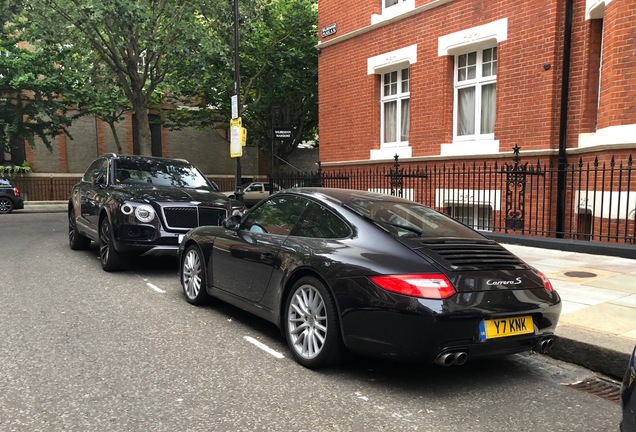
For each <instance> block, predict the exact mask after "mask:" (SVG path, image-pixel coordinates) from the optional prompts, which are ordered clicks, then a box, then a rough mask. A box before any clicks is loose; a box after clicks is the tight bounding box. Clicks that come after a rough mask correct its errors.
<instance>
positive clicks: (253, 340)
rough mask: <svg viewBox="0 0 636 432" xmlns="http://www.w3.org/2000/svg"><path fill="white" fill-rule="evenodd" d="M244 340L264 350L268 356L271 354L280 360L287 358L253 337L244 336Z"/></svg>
mask: <svg viewBox="0 0 636 432" xmlns="http://www.w3.org/2000/svg"><path fill="white" fill-rule="evenodd" d="M243 339H245V340H246V341H248V342H249V343H251V344H253V345H256V346H257V347H259V348H260V349H262V350H263V351H265V352H266V353H268V354H270V355H272V356H274V357H276V358H279V359H282V358H285V356H284V355H283V354H281V353H279V352H278V351H274V350H273V349H271V348H270V347H268V346H267V345H265V344H264V343H262V342H259V341H257V340H256V339H254V338H253V337H250V336H243Z"/></svg>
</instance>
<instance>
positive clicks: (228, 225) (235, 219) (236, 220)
mask: <svg viewBox="0 0 636 432" xmlns="http://www.w3.org/2000/svg"><path fill="white" fill-rule="evenodd" d="M223 227H224V228H225V229H229V230H232V231H238V229H239V228H240V227H241V216H238V215H235V216H230V217H229V218H226V219H225V220H224V221H223Z"/></svg>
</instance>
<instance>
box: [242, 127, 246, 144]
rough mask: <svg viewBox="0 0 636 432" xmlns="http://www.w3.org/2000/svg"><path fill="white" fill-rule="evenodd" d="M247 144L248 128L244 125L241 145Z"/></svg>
mask: <svg viewBox="0 0 636 432" xmlns="http://www.w3.org/2000/svg"><path fill="white" fill-rule="evenodd" d="M245 144H247V129H245V128H244V127H242V128H241V146H245Z"/></svg>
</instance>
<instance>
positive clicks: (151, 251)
mask: <svg viewBox="0 0 636 432" xmlns="http://www.w3.org/2000/svg"><path fill="white" fill-rule="evenodd" d="M243 210H244V207H243V204H242V203H240V202H238V201H233V200H230V199H228V198H227V197H226V196H225V195H223V194H221V193H220V192H218V188H216V187H215V185H214V184H213V183H211V182H210V181H209V180H208V179H207V178H206V177H205V176H204V175H203V174H202V173H201V172H200V171H199V170H198V169H197V168H196V167H195V166H194V165H192V164H191V163H189V162H188V161H186V160H183V159H165V158H157V157H147V156H127V155H115V154H107V155H103V156H101V157H99V158H97V159H96V160H95V161H94V162H93V163H92V164H91V165H90V166H89V167H88V169H87V170H86V173H84V176H83V177H82V180H81V181H80V182H79V183H77V184H76V185H75V186H73V190H72V192H71V197H70V199H69V202H68V238H69V244H70V247H71V249H73V250H83V249H88V248H89V247H90V244H91V241H94V242H96V243H97V244H98V245H99V257H100V260H101V264H102V268H103V269H104V270H105V271H118V270H122V269H124V268H125V267H126V265H127V264H128V262H129V260H130V258H131V257H134V256H142V255H143V256H152V255H175V256H176V255H177V254H178V249H179V242H180V241H181V239H182V238H183V236H184V235H185V234H186V233H187V232H188V230H190V229H192V228H195V227H198V226H201V225H221V222H222V221H223V220H224V219H225V218H227V217H228V216H230V215H232V214H238V213H241V212H242V211H243Z"/></svg>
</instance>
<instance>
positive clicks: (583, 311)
mask: <svg viewBox="0 0 636 432" xmlns="http://www.w3.org/2000/svg"><path fill="white" fill-rule="evenodd" d="M67 206H68V204H67V202H66V201H34V202H29V201H27V202H25V205H24V210H17V212H66V211H67ZM502 244H503V246H505V247H506V248H507V249H509V250H510V251H511V252H513V253H515V254H516V255H518V256H519V257H520V258H522V259H523V260H524V261H526V262H527V263H528V264H530V265H532V266H534V267H536V268H537V269H539V270H540V271H542V272H543V273H544V274H545V275H546V276H548V278H549V279H550V281H551V282H552V285H553V286H554V288H555V289H556V291H557V292H558V293H559V295H560V296H561V298H562V300H563V310H562V314H561V318H560V321H559V325H558V326H557V330H556V338H555V339H556V340H555V343H554V345H553V348H552V350H551V351H549V352H548V353H547V354H548V355H550V356H552V357H554V358H557V359H560V360H563V361H567V362H570V363H574V364H578V365H581V366H583V367H585V368H588V369H590V370H592V371H595V372H598V373H601V374H603V375H607V376H610V377H612V378H615V379H622V377H623V374H624V373H625V368H626V367H627V362H628V360H629V356H630V355H631V352H632V350H633V348H634V345H635V344H636V260H634V259H629V258H620V257H613V256H605V255H592V254H585V253H579V252H568V251H561V250H552V249H543V248H536V247H528V246H520V245H512V244H506V243H502ZM635 247H636V246H635Z"/></svg>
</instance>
